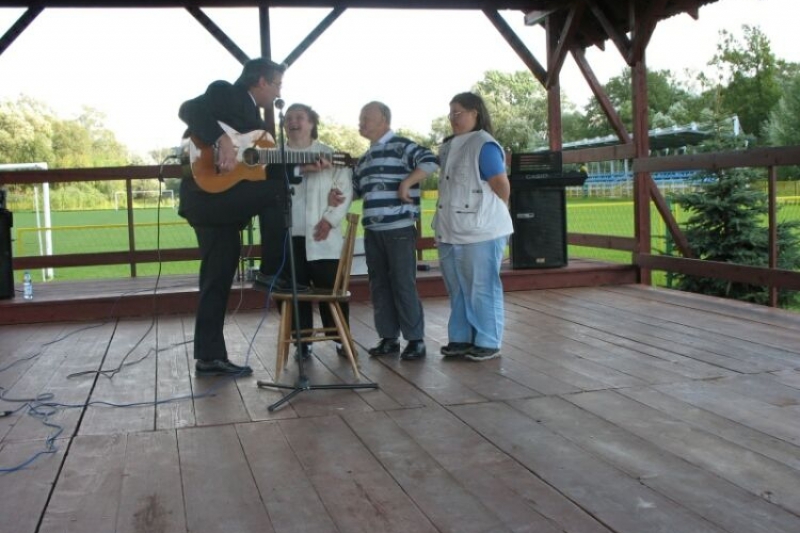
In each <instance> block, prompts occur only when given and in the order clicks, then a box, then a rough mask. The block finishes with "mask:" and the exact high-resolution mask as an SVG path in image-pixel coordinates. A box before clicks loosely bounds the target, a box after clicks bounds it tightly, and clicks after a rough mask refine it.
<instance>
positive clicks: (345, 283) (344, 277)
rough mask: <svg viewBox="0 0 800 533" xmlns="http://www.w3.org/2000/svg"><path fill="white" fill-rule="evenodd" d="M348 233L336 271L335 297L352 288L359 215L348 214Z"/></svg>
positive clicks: (345, 235)
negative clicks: (351, 274)
mask: <svg viewBox="0 0 800 533" xmlns="http://www.w3.org/2000/svg"><path fill="white" fill-rule="evenodd" d="M346 218H347V231H346V232H345V234H344V243H343V244H342V253H341V255H340V256H339V268H337V269H336V279H335V280H334V282H333V295H334V296H343V295H344V294H346V293H347V291H348V289H349V287H350V271H351V270H352V268H353V251H354V249H355V245H356V231H357V230H358V220H359V218H360V217H359V215H358V214H356V213H347V216H346Z"/></svg>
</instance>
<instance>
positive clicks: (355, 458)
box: [278, 416, 437, 533]
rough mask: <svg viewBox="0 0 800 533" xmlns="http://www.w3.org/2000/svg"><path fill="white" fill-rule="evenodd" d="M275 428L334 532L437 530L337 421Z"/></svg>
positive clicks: (307, 421) (320, 420)
mask: <svg viewBox="0 0 800 533" xmlns="http://www.w3.org/2000/svg"><path fill="white" fill-rule="evenodd" d="M278 424H279V425H280V427H281V429H282V430H283V432H284V434H285V435H286V438H287V440H288V441H289V445H290V446H291V447H292V449H293V450H294V451H295V453H296V454H297V457H298V458H299V459H300V462H301V463H302V465H303V468H304V469H305V471H306V472H307V475H308V477H309V479H310V480H311V482H312V483H313V485H314V488H315V489H316V491H317V494H319V497H320V499H321V500H322V503H323V504H324V505H325V508H326V509H327V511H328V513H329V514H330V516H331V518H332V519H333V521H334V522H335V524H336V527H337V528H338V529H339V531H347V532H348V533H359V532H364V533H373V532H376V531H380V532H382V533H392V532H397V533H406V532H408V531H414V532H431V533H433V532H435V531H437V529H436V528H435V527H434V526H433V525H432V524H431V522H430V521H429V520H428V518H426V517H425V515H424V514H423V513H422V512H421V511H420V510H419V508H417V506H415V505H414V503H413V502H412V500H411V499H410V498H409V496H408V495H407V494H405V492H404V491H403V490H402V488H401V487H400V486H399V485H398V484H397V482H396V481H395V480H394V479H392V477H391V476H390V475H389V474H388V473H387V472H386V470H384V469H383V468H382V467H381V465H380V463H379V462H378V461H377V460H376V459H375V457H374V456H373V455H372V454H371V453H370V452H369V450H368V449H367V448H366V447H365V446H364V444H363V443H362V442H361V440H360V439H359V438H358V437H357V436H356V435H354V434H353V432H352V431H351V430H350V429H349V428H348V427H347V426H346V425H345V424H344V422H343V421H342V419H341V418H339V417H334V416H328V417H322V418H315V419H304V418H301V419H295V420H281V421H279V422H278ZM320 435H325V438H322V439H321V438H319V436H320Z"/></svg>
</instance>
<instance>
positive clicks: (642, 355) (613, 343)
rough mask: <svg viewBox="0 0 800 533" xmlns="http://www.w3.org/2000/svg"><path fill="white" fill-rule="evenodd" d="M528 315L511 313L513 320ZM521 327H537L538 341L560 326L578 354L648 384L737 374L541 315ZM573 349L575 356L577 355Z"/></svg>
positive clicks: (560, 330)
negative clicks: (572, 342) (574, 342)
mask: <svg viewBox="0 0 800 533" xmlns="http://www.w3.org/2000/svg"><path fill="white" fill-rule="evenodd" d="M525 314H527V313H512V312H510V313H509V317H510V319H513V318H515V316H516V315H521V316H523V317H524V316H525ZM520 326H521V327H525V328H535V330H536V331H537V335H536V338H537V339H541V338H543V337H544V338H546V337H549V336H550V331H552V330H551V328H556V327H558V329H557V331H558V333H559V334H560V335H564V336H565V337H567V338H568V339H571V340H573V341H577V344H572V345H573V346H575V350H577V354H579V355H580V356H581V357H584V358H587V359H589V360H591V361H594V362H597V363H599V364H603V365H605V366H608V367H610V368H614V369H616V370H619V371H622V372H625V373H627V374H631V375H634V376H636V377H637V378H639V379H642V380H645V381H648V382H659V381H662V382H663V381H678V380H682V379H685V378H692V379H708V378H716V377H721V376H727V375H733V372H731V371H728V370H725V369H722V368H719V367H717V366H713V365H710V364H708V363H705V362H702V361H697V360H695V359H692V358H690V357H686V356H684V355H680V354H676V353H674V352H670V351H667V350H663V349H661V348H657V347H654V346H650V345H647V344H642V343H641V342H637V341H633V340H630V339H626V338H625V337H621V336H619V335H616V334H614V333H609V332H606V331H603V330H601V329H598V328H593V327H588V326H585V325H583V324H575V323H570V324H568V325H567V326H565V325H564V324H563V322H562V321H561V320H560V319H557V318H554V317H550V316H547V315H544V314H539V315H537V316H536V319H535V320H533V321H531V320H528V319H526V321H525V322H524V323H523V324H520ZM575 350H573V353H576V352H575Z"/></svg>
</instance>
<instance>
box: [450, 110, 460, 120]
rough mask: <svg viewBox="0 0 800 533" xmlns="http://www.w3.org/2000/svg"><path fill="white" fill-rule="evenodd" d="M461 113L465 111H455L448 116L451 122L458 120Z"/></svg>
mask: <svg viewBox="0 0 800 533" xmlns="http://www.w3.org/2000/svg"><path fill="white" fill-rule="evenodd" d="M461 113H463V111H453V112H452V113H450V114H448V115H447V118H449V119H450V120H454V119H457V118H458V116H459V115H460V114H461Z"/></svg>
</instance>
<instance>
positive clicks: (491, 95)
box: [448, 70, 547, 152]
mask: <svg viewBox="0 0 800 533" xmlns="http://www.w3.org/2000/svg"><path fill="white" fill-rule="evenodd" d="M472 90H473V91H474V92H475V93H477V94H479V95H481V97H482V98H483V101H484V102H485V103H486V107H487V108H488V110H489V114H490V115H491V117H492V124H493V126H494V137H495V139H497V141H498V142H499V143H500V145H501V146H503V147H504V148H506V149H510V150H511V151H512V152H524V151H525V150H527V149H530V148H532V147H534V146H543V145H547V93H546V92H545V90H544V88H543V87H542V85H541V84H540V83H539V82H538V81H537V80H536V79H535V78H534V77H533V74H531V73H530V72H529V71H517V72H514V73H511V74H508V73H504V72H499V71H496V70H490V71H488V72H486V73H485V74H484V77H483V79H482V80H481V81H479V82H478V83H476V84H475V85H474V86H473V88H472ZM448 126H449V124H448Z"/></svg>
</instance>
